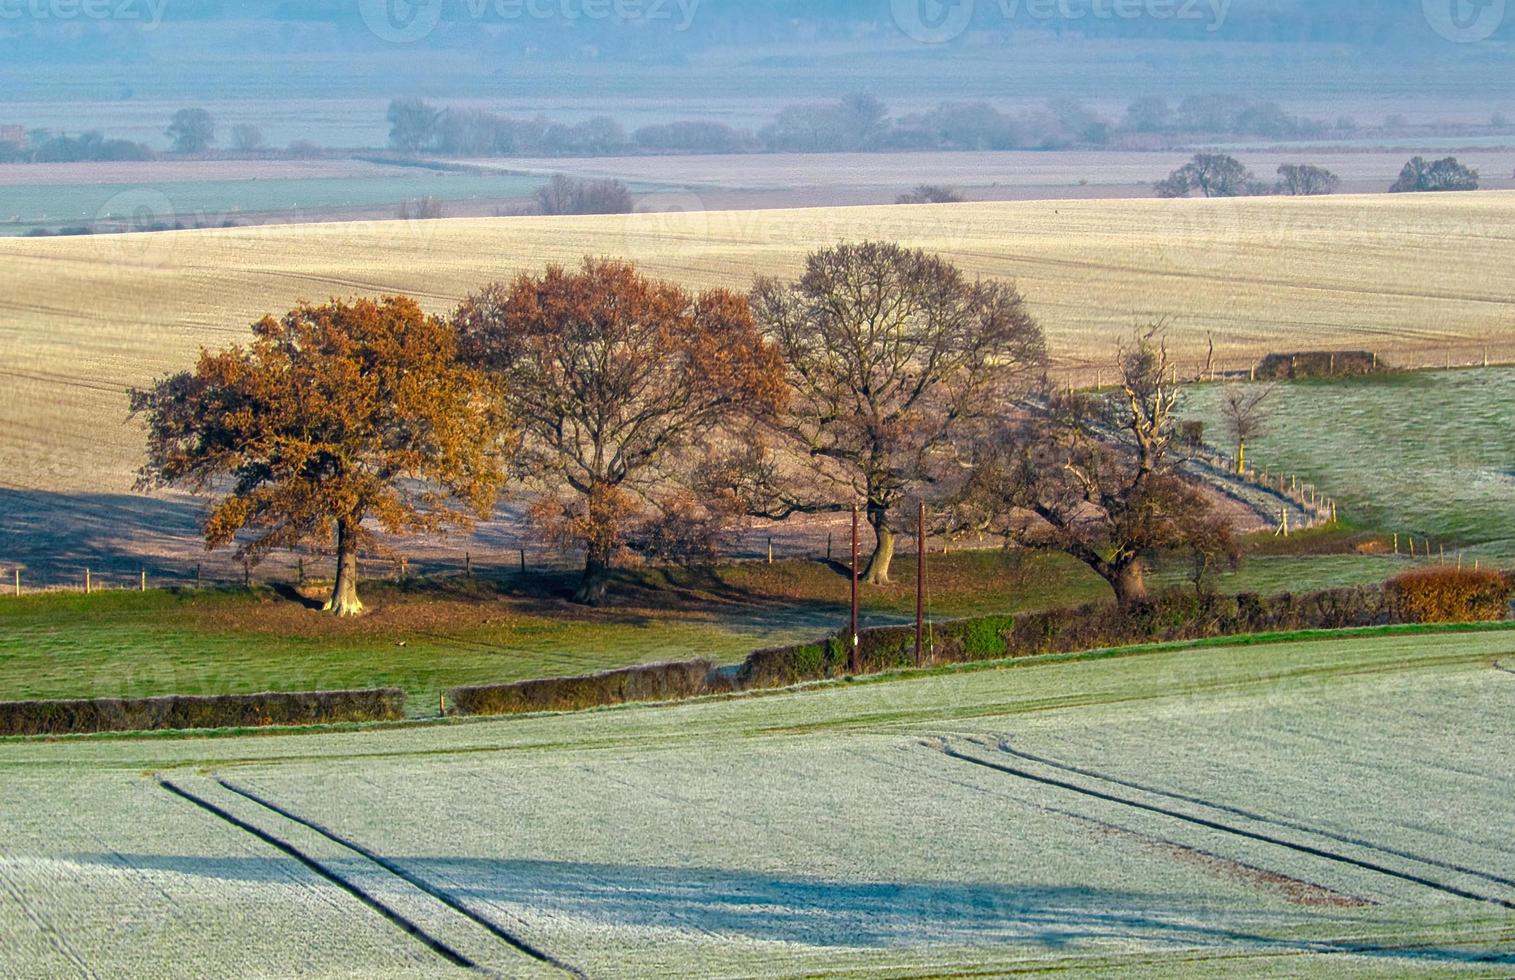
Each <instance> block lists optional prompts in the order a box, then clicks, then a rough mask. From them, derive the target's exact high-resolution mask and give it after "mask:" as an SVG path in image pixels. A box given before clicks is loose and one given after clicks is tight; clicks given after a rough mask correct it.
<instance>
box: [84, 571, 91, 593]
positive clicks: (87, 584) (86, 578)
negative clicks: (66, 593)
mask: <svg viewBox="0 0 1515 980" xmlns="http://www.w3.org/2000/svg"><path fill="white" fill-rule="evenodd" d="M89 593H90V580H89V569H87V568H86V569H85V570H84V594H85V595H89Z"/></svg>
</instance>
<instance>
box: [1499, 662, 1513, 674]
mask: <svg viewBox="0 0 1515 980" xmlns="http://www.w3.org/2000/svg"><path fill="white" fill-rule="evenodd" d="M1494 669H1495V670H1497V671H1499V672H1500V673H1502V674H1515V667H1511V666H1508V665H1507V664H1506V663H1505V662H1504V661H1503V660H1496V661H1494Z"/></svg>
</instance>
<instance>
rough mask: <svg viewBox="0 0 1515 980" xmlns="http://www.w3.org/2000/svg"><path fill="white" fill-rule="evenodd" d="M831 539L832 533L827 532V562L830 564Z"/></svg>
mask: <svg viewBox="0 0 1515 980" xmlns="http://www.w3.org/2000/svg"><path fill="white" fill-rule="evenodd" d="M831 538H832V534H831V532H830V531H827V532H826V561H827V563H828V564H829V563H830V561H831Z"/></svg>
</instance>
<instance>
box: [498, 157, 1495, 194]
mask: <svg viewBox="0 0 1515 980" xmlns="http://www.w3.org/2000/svg"><path fill="white" fill-rule="evenodd" d="M1228 152H1231V153H1233V154H1234V155H1235V156H1236V157H1237V158H1238V159H1239V160H1241V161H1242V163H1244V164H1246V165H1247V167H1249V168H1250V169H1251V170H1252V171H1253V173H1255V174H1257V176H1258V177H1260V178H1262V179H1264V180H1269V181H1271V180H1272V179H1273V177H1274V175H1275V174H1276V173H1277V172H1278V167H1279V166H1280V165H1281V164H1285V163H1302V162H1307V163H1313V164H1315V165H1317V166H1322V167H1326V168H1327V169H1329V170H1332V171H1334V172H1335V173H1336V174H1338V175H1339V176H1340V177H1341V178H1342V181H1343V187H1344V189H1345V190H1347V191H1349V192H1360V193H1377V192H1381V191H1384V190H1387V189H1388V187H1389V185H1390V184H1392V183H1393V182H1394V180H1395V178H1396V177H1398V176H1399V171H1400V169H1401V168H1402V167H1403V166H1404V164H1405V161H1406V160H1408V159H1409V158H1410V157H1411V156H1412V155H1414V154H1415V153H1417V152H1418V153H1422V154H1424V155H1427V156H1430V155H1437V156H1440V155H1443V154H1442V153H1440V152H1438V151H1434V150H1414V151H1412V150H1405V149H1372V150H1360V151H1353V150H1344V149H1339V148H1331V149H1320V150H1316V149H1311V148H1304V147H1294V148H1290V149H1263V150H1245V149H1238V150H1230V151H1228ZM1191 156H1192V153H1190V152H1185V151H1178V150H1168V151H1153V152H1121V151H1113V150H1067V151H1035V152H1032V151H1014V152H985V153H973V152H962V153H952V152H918V153H773V154H731V155H704V156H677V155H674V156H630V157H597V158H587V159H559V158H554V159H531V158H522V159H511V160H504V161H502V160H471V161H468V162H469V163H471V164H473V165H475V166H479V167H484V168H489V169H499V170H507V171H510V172H513V173H519V172H527V173H540V174H553V173H570V174H575V175H579V176H586V177H617V178H620V179H622V180H627V181H639V182H644V183H658V184H683V185H687V186H689V187H691V188H694V193H695V194H698V195H699V196H701V197H705V196H710V197H712V198H714V199H715V200H721V199H723V195H725V194H729V193H730V192H734V191H749V192H756V191H765V192H769V193H777V192H789V193H791V194H792V195H794V196H796V197H800V196H803V195H807V194H808V195H810V196H812V197H815V198H827V199H830V200H832V201H834V200H835V198H836V196H837V195H839V194H855V195H861V194H865V193H868V192H872V193H873V194H874V195H875V197H877V195H878V194H880V193H885V194H887V195H888V197H887V198H886V199H884V203H889V201H892V200H893V198H894V196H895V195H897V194H900V193H903V192H904V191H906V190H908V189H909V188H911V187H913V186H915V185H916V184H920V183H938V184H950V185H953V186H956V187H959V188H961V189H962V190H964V191H965V192H967V194H968V196H970V197H972V198H975V199H979V198H982V199H995V200H1010V199H1017V198H1032V197H1036V198H1045V197H1053V196H1059V197H1085V196H1093V197H1151V196H1152V185H1153V184H1154V183H1155V182H1156V181H1159V180H1161V179H1162V178H1163V177H1166V176H1167V175H1168V174H1169V173H1170V172H1172V171H1173V170H1175V169H1177V168H1178V167H1181V166H1183V164H1184V163H1185V162H1187V161H1188V160H1189V158H1190V157H1191ZM1511 158H1512V155H1511V154H1510V153H1508V152H1498V151H1494V150H1471V151H1467V152H1461V151H1459V153H1458V159H1460V160H1461V161H1462V162H1463V163H1465V164H1467V165H1468V166H1470V167H1473V168H1474V169H1476V170H1478V171H1479V172H1480V173H1481V174H1482V175H1483V177H1484V186H1485V187H1486V188H1491V189H1508V188H1510V187H1515V180H1510V179H1509V178H1508V173H1509V170H1510V162H1511ZM813 203H820V201H815V202H813Z"/></svg>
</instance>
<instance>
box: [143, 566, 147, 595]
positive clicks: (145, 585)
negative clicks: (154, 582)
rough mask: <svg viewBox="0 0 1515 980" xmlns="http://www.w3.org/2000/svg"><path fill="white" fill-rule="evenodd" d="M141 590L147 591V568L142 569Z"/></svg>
mask: <svg viewBox="0 0 1515 980" xmlns="http://www.w3.org/2000/svg"><path fill="white" fill-rule="evenodd" d="M142 591H143V592H146V591H147V569H145V568H144V569H142Z"/></svg>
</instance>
